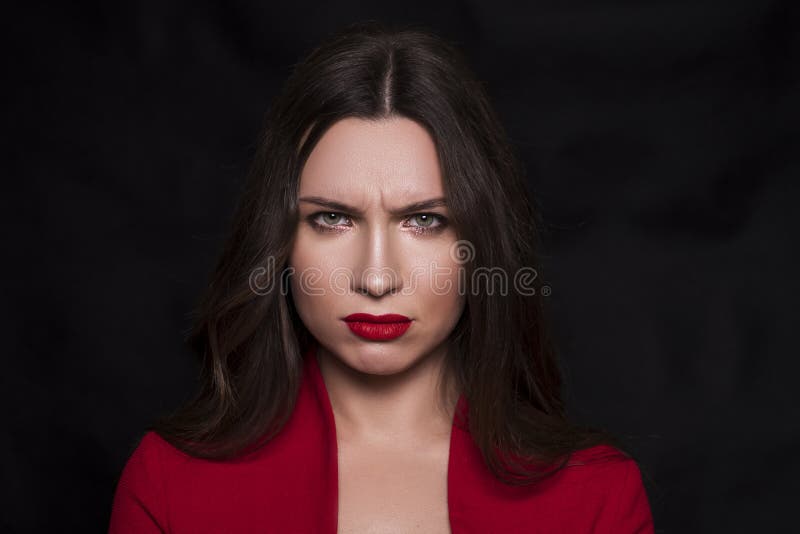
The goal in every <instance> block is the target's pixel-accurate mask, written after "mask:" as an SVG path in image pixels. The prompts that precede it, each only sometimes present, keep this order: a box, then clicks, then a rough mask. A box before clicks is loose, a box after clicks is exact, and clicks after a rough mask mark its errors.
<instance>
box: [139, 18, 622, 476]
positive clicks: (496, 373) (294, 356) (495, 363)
mask: <svg viewBox="0 0 800 534" xmlns="http://www.w3.org/2000/svg"><path fill="white" fill-rule="evenodd" d="M398 116H399V117H405V118H408V119H411V120H414V121H416V122H417V123H418V124H420V125H422V126H423V127H424V128H426V130H427V131H428V133H429V134H430V135H431V137H432V139H433V140H434V142H435V145H436V148H437V154H438V157H439V160H440V165H441V171H442V177H443V178H442V179H443V185H444V190H445V196H446V198H447V203H448V208H449V210H450V213H451V221H452V224H453V225H454V227H455V229H456V232H457V234H458V237H459V239H460V240H463V241H464V242H465V243H469V244H470V246H469V250H468V251H467V253H468V254H470V255H471V256H472V257H471V261H469V262H467V263H466V264H465V265H464V267H465V268H466V272H467V276H466V279H467V280H470V279H471V278H472V276H471V273H473V272H474V271H475V269H478V268H482V269H494V270H496V269H498V268H499V269H502V270H503V272H505V273H516V272H519V271H520V270H521V269H523V268H527V269H532V268H533V269H539V263H538V253H539V248H540V244H539V243H540V235H539V232H538V228H539V226H540V221H539V218H538V214H537V211H536V210H535V209H534V204H533V200H532V198H531V195H530V193H529V191H528V189H527V188H526V186H525V181H524V170H523V168H522V166H521V165H520V163H519V161H518V159H517V158H516V157H515V155H514V154H513V152H512V149H511V147H510V145H509V142H508V140H507V138H506V134H505V132H504V130H503V128H502V126H501V124H500V121H499V120H498V117H497V115H496V113H495V111H494V110H493V108H492V106H491V104H490V100H489V97H488V95H487V92H486V91H485V89H484V87H483V86H482V82H480V81H478V80H477V79H476V78H475V76H474V74H473V73H472V71H471V69H470V68H469V66H468V65H467V62H466V60H465V58H464V57H463V56H462V54H461V53H460V52H459V51H458V49H457V48H456V47H455V46H454V45H453V44H451V43H449V42H448V41H446V40H444V39H442V38H440V37H438V36H436V35H435V34H433V33H431V32H430V31H428V30H425V29H423V28H420V27H411V26H406V27H404V28H389V27H388V26H386V25H383V24H380V23H377V22H374V21H368V22H364V23H358V24H354V25H351V26H349V27H347V28H346V29H345V30H343V31H341V32H339V33H337V34H335V35H333V36H331V37H330V38H329V39H327V40H326V41H325V42H323V43H322V44H321V45H320V46H318V47H317V48H315V49H313V50H312V51H311V52H310V53H309V54H308V56H307V57H306V58H305V60H304V61H302V62H300V63H299V64H297V65H296V66H295V67H294V69H293V72H292V73H291V75H290V77H289V79H288V80H287V83H286V85H285V86H284V88H283V91H282V92H281V93H280V94H279V95H278V96H277V97H276V98H275V100H274V101H273V102H272V105H271V107H270V108H269V110H268V112H267V115H266V119H265V125H264V128H263V131H262V134H261V136H260V139H259V143H258V148H257V152H256V155H255V158H254V161H253V163H252V166H251V169H250V171H249V174H248V177H247V181H246V183H245V187H244V190H243V191H242V196H241V199H240V202H239V204H238V206H237V209H236V213H235V217H234V220H233V225H232V229H231V232H230V235H229V237H228V239H227V241H226V244H225V246H224V251H223V253H222V255H221V257H220V258H219V261H218V263H217V265H216V268H215V270H214V273H213V276H212V279H211V281H210V283H209V285H208V288H207V290H206V292H205V293H204V295H203V296H202V299H201V300H200V302H199V304H198V307H197V309H196V310H195V312H194V325H193V329H192V330H191V332H190V333H189V335H188V337H187V342H188V343H189V344H190V346H191V347H192V348H193V350H194V351H195V352H196V353H197V355H198V356H199V357H200V359H201V371H200V373H201V374H200V388H199V390H198V391H197V394H196V396H195V397H194V398H192V399H191V400H190V401H188V402H187V403H186V404H184V405H183V406H181V407H180V408H179V409H177V410H176V411H174V412H173V413H171V414H169V415H166V416H163V417H161V418H160V419H158V420H157V421H156V422H155V423H154V424H153V425H152V426H150V427H149V429H150V430H154V431H155V432H156V433H158V434H159V435H160V436H161V437H162V438H164V439H165V440H166V441H168V442H169V443H171V444H172V445H174V446H175V447H176V448H178V449H180V450H183V451H184V452H186V453H187V454H190V455H192V456H196V457H201V458H210V459H226V458H231V457H233V456H236V455H237V454H239V453H241V452H243V451H244V450H246V449H248V448H252V447H253V446H254V445H257V446H256V448H257V447H260V446H262V445H263V444H264V443H266V441H268V440H269V439H270V438H271V437H274V436H275V435H276V434H277V433H278V432H280V430H281V428H282V426H283V425H284V424H285V422H286V421H287V420H288V418H289V416H290V414H291V412H292V410H293V408H294V405H295V401H296V396H297V392H298V390H299V385H300V380H301V375H302V359H303V352H304V351H305V350H306V347H308V343H310V342H313V338H312V337H311V335H310V333H309V332H308V331H307V329H306V328H305V326H304V325H303V323H302V321H301V320H300V319H299V317H298V315H297V313H296V311H295V309H294V307H293V304H292V299H291V295H290V294H288V291H287V287H288V283H287V280H286V273H287V269H286V267H287V260H288V258H289V254H290V251H291V247H292V243H293V241H294V235H295V231H296V228H297V221H298V215H297V213H298V211H297V191H298V184H299V177H300V172H301V170H302V167H303V164H304V162H305V161H306V159H307V158H308V156H309V154H310V152H311V150H312V149H313V148H314V146H315V144H316V143H317V142H318V140H319V139H320V137H321V136H322V135H323V134H324V133H325V131H326V130H327V129H328V128H329V127H330V126H331V125H333V124H334V123H335V122H337V121H339V120H340V119H343V118H346V117H356V118H360V119H364V120H380V119H384V118H388V117H398ZM270 258H272V259H271V260H270ZM270 261H271V262H272V265H274V271H273V273H274V274H275V277H276V279H277V278H279V279H280V282H281V283H280V284H274V285H273V288H272V290H271V291H268V292H265V293H259V292H254V291H253V288H252V286H251V275H252V274H253V273H254V272H256V271H257V270H258V269H259V268H261V267H264V266H267V265H268V264H269V263H270ZM466 293H467V296H466V306H465V308H464V313H463V315H462V316H461V318H460V320H459V322H458V324H457V325H456V327H455V328H454V330H453V332H452V333H451V336H450V338H449V352H448V354H447V357H446V361H445V368H446V371H447V372H446V374H445V376H446V377H447V380H454V381H455V386H456V387H457V389H458V391H460V392H461V393H463V394H464V396H465V398H466V400H467V403H468V407H469V414H468V424H469V431H470V433H471V436H472V438H473V439H474V442H475V444H476V445H477V446H478V447H479V448H480V450H481V452H482V454H483V458H484V460H485V462H486V464H487V465H488V466H489V468H490V469H491V471H492V472H493V473H494V474H495V476H496V477H497V478H498V479H499V480H501V481H503V482H506V483H508V484H513V485H521V484H530V483H532V482H534V481H537V480H540V479H542V478H544V477H545V476H548V475H550V474H552V473H554V472H556V471H558V470H559V469H561V468H562V467H563V466H564V465H565V464H566V463H567V461H568V459H569V457H570V455H571V453H573V452H575V451H577V450H579V449H583V448H587V447H590V446H593V445H597V444H603V443H604V444H609V445H612V446H614V447H616V448H617V449H618V450H621V448H620V447H619V444H618V443H617V442H616V440H615V438H614V437H613V436H612V435H611V434H610V433H608V432H606V431H605V430H599V429H595V428H588V427H583V426H578V425H576V424H573V423H572V422H570V421H569V420H568V418H567V416H566V414H565V405H564V401H563V398H562V392H561V389H562V375H561V370H560V368H559V362H558V359H557V355H556V351H555V348H554V344H553V342H552V339H551V337H550V333H549V327H548V324H547V320H546V315H545V313H544V309H543V302H542V299H541V296H540V291H535V292H533V294H530V292H521V291H511V292H508V293H507V294H500V293H498V292H492V291H474V290H468V291H467V292H466ZM451 384H452V383H451ZM624 454H626V455H627V453H624ZM520 459H521V460H522V461H521V462H518V461H517V460H520ZM535 464H540V465H541V464H543V465H545V466H547V469H546V470H541V469H539V468H533V466H534V465H535Z"/></svg>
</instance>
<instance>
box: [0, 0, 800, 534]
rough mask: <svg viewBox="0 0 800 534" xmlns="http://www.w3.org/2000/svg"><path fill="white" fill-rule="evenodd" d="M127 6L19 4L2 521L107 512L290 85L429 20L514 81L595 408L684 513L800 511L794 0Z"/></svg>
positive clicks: (717, 521) (157, 408)
mask: <svg viewBox="0 0 800 534" xmlns="http://www.w3.org/2000/svg"><path fill="white" fill-rule="evenodd" d="M114 4H115V3H111V2H103V3H100V2H98V3H94V4H93V3H91V2H84V3H81V4H80V5H78V4H77V3H75V4H73V3H67V2H64V3H62V4H61V5H60V6H59V5H55V6H52V5H51V6H45V5H40V4H35V3H29V4H26V6H27V7H25V8H24V10H23V9H21V8H19V7H18V8H16V9H15V10H12V11H7V12H6V14H5V15H4V18H5V21H4V26H5V32H4V34H5V37H6V46H5V47H4V49H5V50H4V51H5V53H6V55H7V60H6V62H5V67H6V68H5V76H4V78H5V82H4V85H5V87H6V88H7V89H11V91H10V94H8V93H7V96H6V97H5V99H4V104H5V105H6V117H7V118H6V120H5V121H4V124H5V126H6V128H7V129H8V132H7V135H6V136H5V137H6V141H5V148H6V150H7V156H6V160H5V162H4V163H5V165H6V166H7V172H6V173H4V176H3V178H4V182H5V183H6V184H7V187H6V193H5V194H4V195H3V202H2V205H3V208H4V209H3V212H4V215H5V216H6V217H8V219H9V220H8V223H7V224H5V225H4V227H3V235H4V242H5V246H6V248H7V249H9V250H10V254H7V255H5V257H6V261H5V262H4V272H5V274H4V280H3V282H4V283H3V303H4V304H5V308H6V312H5V320H4V321H3V325H4V327H6V328H7V329H8V330H7V333H6V336H5V337H6V339H10V343H8V344H7V345H6V346H7V347H8V349H7V350H8V352H5V351H4V352H5V354H4V356H5V357H4V358H3V360H4V364H3V367H4V369H3V373H2V375H0V376H2V379H1V380H2V383H1V384H0V385H2V388H0V390H1V391H2V393H1V394H2V399H0V400H2V406H3V408H4V409H5V412H4V413H5V417H4V421H3V427H4V428H3V431H2V434H1V435H2V438H1V441H0V443H2V448H3V450H2V467H1V469H2V491H3V494H4V495H3V499H2V522H0V528H2V529H3V530H8V531H11V532H29V531H30V532H32V531H45V530H49V531H76V532H77V531H81V532H90V531H97V532H101V531H104V530H105V529H106V528H107V522H108V517H109V513H110V505H111V499H112V496H113V492H114V489H115V485H116V480H117V477H118V475H119V472H120V470H121V469H122V467H123V465H124V463H125V461H126V459H127V455H128V454H129V453H130V451H131V447H132V446H133V443H134V441H135V439H136V438H137V437H138V436H139V435H140V434H141V432H142V429H143V428H144V427H145V425H146V424H148V423H149V422H150V421H151V420H152V418H153V417H154V416H155V415H157V414H158V413H161V412H163V411H165V410H168V409H171V408H173V407H174V406H175V405H176V404H177V403H179V402H180V401H181V400H182V399H184V398H185V397H186V396H187V395H188V394H189V392H190V391H192V389H193V387H194V383H195V382H194V381H195V372H196V367H195V363H194V360H193V357H192V355H191V354H190V353H189V351H188V349H186V348H184V346H183V345H182V339H183V334H184V332H185V330H186V328H188V326H189V321H188V317H187V314H188V312H189V310H190V309H191V306H192V305H193V303H194V300H195V298H196V297H197V295H199V293H200V291H201V289H202V287H203V286H204V283H205V281H206V277H207V276H208V275H209V273H210V271H211V268H212V266H213V262H214V260H215V258H216V254H217V253H218V252H219V251H220V248H221V245H222V242H223V238H224V235H225V231H226V229H227V225H228V223H229V221H230V217H231V215H232V210H233V207H234V204H235V201H236V196H237V194H238V191H239V188H240V187H241V185H242V183H243V179H244V174H245V171H246V168H247V165H248V163H249V159H250V157H251V156H252V154H253V151H254V143H255V140H256V135H257V133H258V130H259V127H260V125H261V121H262V118H263V114H264V113H265V111H266V110H267V107H268V106H269V103H270V100H271V99H272V98H273V96H274V95H275V94H276V93H277V92H278V90H279V89H280V87H281V84H282V83H283V81H284V80H285V78H286V76H287V75H288V73H289V72H290V69H291V66H292V65H293V64H294V63H295V62H297V61H299V60H300V58H301V57H302V55H303V54H304V53H305V52H306V51H307V50H308V49H309V48H310V47H312V46H314V45H316V44H317V43H318V42H319V41H320V40H321V39H322V38H323V37H325V36H326V35H327V34H328V33H330V32H332V31H334V30H336V29H339V28H340V27H342V26H343V25H345V24H347V23H350V22H353V21H356V20H363V19H367V18H375V19H378V20H383V21H389V22H395V23H420V24H424V25H426V26H427V27H429V28H430V29H432V30H434V31H436V32H438V33H440V34H441V35H443V36H444V37H447V38H449V39H451V40H453V41H455V42H456V43H457V44H458V45H459V46H460V48H461V49H462V50H463V51H464V53H465V54H466V55H467V57H468V58H469V60H470V62H471V64H472V65H473V67H474V70H475V71H476V73H477V76H478V77H479V78H480V79H481V80H484V81H486V82H487V84H488V88H489V91H490V94H491V96H492V99H493V102H494V104H495V106H496V108H497V109H498V111H499V113H500V115H501V118H502V120H503V122H504V124H505V126H506V128H507V130H508V133H509V136H510V138H511V141H512V143H513V145H514V147H515V149H516V150H517V153H518V154H519V156H520V157H521V159H522V160H523V161H524V163H525V166H526V168H527V171H528V178H529V180H530V183H531V186H532V189H533V190H534V191H535V193H536V195H537V197H538V201H539V203H540V204H541V206H542V209H543V214H544V219H545V221H546V222H547V225H548V226H547V235H546V244H547V250H546V257H545V260H546V261H545V265H544V266H543V267H544V268H543V270H542V276H543V278H544V281H545V282H546V283H547V284H548V285H549V286H550V287H551V288H552V294H551V295H550V296H549V297H548V303H549V305H550V309H551V310H552V313H553V322H554V324H555V329H556V333H557V336H558V340H559V347H560V349H561V355H562V358H563V362H564V367H565V372H566V381H567V384H566V387H567V395H568V399H569V404H570V408H571V412H572V413H573V416H574V417H575V418H576V419H578V420H581V421H583V422H588V423H593V424H596V425H605V426H607V427H608V428H610V429H612V430H613V431H615V432H616V433H617V434H618V435H620V436H622V437H623V438H624V439H625V440H626V442H627V443H628V444H629V447H630V449H631V451H632V452H634V453H635V454H637V455H638V457H639V458H640V461H641V464H640V468H641V469H642V472H643V474H644V479H645V485H646V488H647V490H648V494H649V497H650V502H651V506H652V510H653V514H654V519H655V523H656V529H657V531H658V532H676V533H677V532H758V531H760V532H766V531H774V530H776V529H777V528H778V527H780V526H782V525H785V524H786V521H787V520H788V519H792V518H793V515H794V513H795V510H794V507H795V506H796V500H797V498H798V496H799V495H798V489H797V488H798V482H797V481H798V478H800V462H798V459H797V453H798V445H800V431H799V430H800V429H799V428H798V426H799V425H798V416H797V414H796V410H795V407H796V406H797V405H798V400H800V393H799V392H798V389H800V388H798V387H797V378H796V377H797V374H798V371H800V366H798V364H797V362H796V358H797V357H798V351H797V342H796V336H795V334H796V332H797V319H798V313H797V299H798V296H800V292H799V291H798V282H797V278H796V270H797V268H798V267H799V266H800V262H798V254H797V235H796V234H797V230H798V223H799V222H800V217H799V216H798V212H799V211H800V210H799V209H798V200H800V195H798V194H797V193H798V185H797V177H798V167H800V165H798V163H799V162H800V161H799V160H800V158H798V122H799V121H798V107H799V106H798V97H799V89H798V87H799V84H798V78H799V77H798V65H799V64H800V63H799V60H800V58H799V57H798V10H797V9H796V8H795V7H794V6H792V5H791V3H790V2H783V3H782V2H769V1H756V0H753V1H749V2H741V1H739V2H732V1H727V2H725V1H719V2H709V1H694V2H690V1H687V2H641V1H637V2H634V1H631V2H609V1H600V0H596V1H592V2H533V3H531V4H530V5H528V6H527V7H521V6H511V5H502V4H501V3H498V2H482V3H463V2H450V3H442V4H434V3H432V2H419V3H414V2H402V3H397V4H396V5H390V4H386V5H384V6H379V7H378V6H373V7H367V4H366V3H365V4H363V5H362V4H361V3H358V2H348V3H342V4H338V5H332V4H329V3H322V2H319V3H315V4H310V3H305V2H283V3H266V2H264V3H255V2H239V1H234V2H218V3H210V2H205V3H199V2H172V3H161V2H149V3H148V2H126V3H116V4H117V5H114ZM795 5H796V4H795ZM476 223H479V221H476ZM791 524H792V523H788V524H786V525H787V527H788V528H789V529H791V527H790V525H791Z"/></svg>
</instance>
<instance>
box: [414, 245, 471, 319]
mask: <svg viewBox="0 0 800 534" xmlns="http://www.w3.org/2000/svg"><path fill="white" fill-rule="evenodd" d="M415 270H416V273H417V275H416V281H415V282H413V283H412V286H414V287H415V288H416V289H415V292H416V294H417V298H418V299H419V300H420V301H421V302H420V304H421V305H422V306H424V307H425V308H426V309H435V310H437V314H439V315H441V316H442V320H443V321H448V320H449V318H450V317H451V316H452V315H456V316H458V315H460V312H461V310H462V309H463V306H464V302H465V298H464V287H463V286H464V283H463V278H464V274H463V272H462V266H461V264H459V263H457V262H455V261H453V259H452V258H451V257H450V255H449V253H448V252H447V251H445V252H444V253H437V254H434V255H431V256H429V257H428V258H427V259H425V260H424V261H422V262H419V263H418V264H417V265H415Z"/></svg>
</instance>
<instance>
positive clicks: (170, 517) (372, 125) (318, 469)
mask: <svg viewBox="0 0 800 534" xmlns="http://www.w3.org/2000/svg"><path fill="white" fill-rule="evenodd" d="M535 222H536V219H535V213H534V211H533V208H532V202H531V201H530V199H529V196H528V192H527V189H526V187H525V184H524V179H523V175H522V170H521V167H520V166H519V164H518V162H517V160H516V159H515V158H514V156H513V154H512V152H511V150H510V148H509V145H508V142H507V140H506V137H505V135H504V132H503V130H502V127H501V125H500V123H499V121H498V118H497V116H496V115H495V112H494V111H493V110H492V108H491V106H490V104H489V101H488V98H487V96H486V94H485V91H484V89H483V88H482V87H481V84H480V83H479V82H478V81H476V79H475V78H474V76H473V74H472V73H471V72H470V70H469V68H468V67H467V65H466V64H465V61H464V59H463V58H462V56H461V55H460V54H459V53H458V51H457V50H455V49H454V48H453V47H452V45H450V44H448V43H446V42H444V41H443V40H441V39H439V38H437V37H436V36H434V35H431V34H430V33H427V32H424V31H417V30H409V29H406V30H400V31H393V30H389V29H386V28H384V27H382V26H380V25H378V24H374V23H367V24H359V25H354V26H351V27H350V28H348V29H346V30H345V31H343V32H341V33H339V34H338V35H336V36H333V37H332V38H331V39H330V40H328V41H327V42H325V43H323V44H322V45H321V46H320V47H318V48H317V49H315V50H314V51H313V52H312V53H311V54H310V55H309V56H308V57H307V58H306V59H305V61H303V62H302V63H300V64H299V65H298V66H297V67H296V68H295V70H294V72H293V73H292V75H291V77H290V79H289V80H288V83H287V85H286V87H285V89H284V91H283V92H282V93H281V94H280V95H279V97H278V98H277V100H276V101H275V102H274V104H273V106H272V107H271V109H270V110H269V112H268V115H267V121H266V125H265V128H264V133H263V136H262V138H261V140H260V143H259V149H258V153H257V155H256V158H255V162H254V164H253V166H252V169H251V172H250V175H249V177H248V182H247V186H246V189H245V191H244V194H243V197H242V200H241V202H240V205H239V206H238V208H237V214H236V218H235V220H234V225H233V231H232V233H231V235H230V238H229V240H228V241H227V244H226V247H225V250H224V252H223V254H222V256H221V259H220V261H219V263H218V266H217V269H216V271H215V273H214V276H213V280H212V282H211V284H210V285H209V287H208V290H207V293H206V295H205V297H204V300H203V301H202V303H201V306H200V308H199V310H200V313H199V314H198V316H197V320H196V323H195V328H194V330H193V332H192V334H191V336H190V343H191V344H192V346H193V347H194V349H195V350H196V351H197V353H198V354H199V355H200V356H201V358H202V377H201V384H202V387H201V389H200V391H199V392H198V394H197V396H196V398H194V399H193V400H192V401H191V402H190V403H188V404H187V405H186V406H184V407H183V408H182V409H180V410H178V411H177V412H175V413H173V414H171V415H170V416H169V417H165V418H163V419H161V420H160V421H158V422H157V423H156V424H155V425H154V426H153V427H151V428H150V429H148V432H147V433H146V434H145V435H144V437H143V438H142V440H141V441H140V442H139V444H138V446H137V448H136V450H135V451H134V452H133V454H132V456H131V457H130V459H129V460H128V463H127V465H126V466H125V469H124V470H123V472H122V475H121V478H120V481H119V484H118V487H117V491H116V495H115V498H114V506H113V509H112V516H111V524H110V531H111V532H113V533H123V532H161V531H169V532H328V533H335V532H377V531H381V532H384V531H386V532H409V531H420V532H430V533H444V532H453V533H467V532H480V533H483V532H504V533H505V532H590V531H591V532H615V533H625V532H652V531H653V526H652V518H651V513H650V508H649V505H648V500H647V496H646V493H645V491H644V488H643V485H642V481H641V475H640V472H639V469H638V467H637V464H636V462H635V461H634V460H633V459H631V458H630V456H628V455H627V454H625V453H624V452H622V451H621V450H620V448H619V447H618V446H617V445H616V444H615V441H614V439H613V437H612V436H610V435H608V434H607V433H605V432H603V431H600V430H595V429H587V428H581V427H578V426H576V425H573V424H572V423H570V422H569V421H568V420H567V418H566V416H565V413H564V404H563V402H562V398H561V392H560V385H561V382H560V380H561V378H560V372H559V368H558V363H557V359H556V356H555V352H554V349H553V347H552V344H551V341H550V338H549V337H548V331H547V326H546V322H545V317H544V315H543V313H542V303H541V300H540V296H539V291H538V290H537V289H536V288H535V287H533V285H532V284H531V282H532V281H533V280H534V279H535V275H536V271H535V270H534V267H535V266H536V263H537V259H536V253H537V250H538V247H537V246H536V241H537V233H536V224H535Z"/></svg>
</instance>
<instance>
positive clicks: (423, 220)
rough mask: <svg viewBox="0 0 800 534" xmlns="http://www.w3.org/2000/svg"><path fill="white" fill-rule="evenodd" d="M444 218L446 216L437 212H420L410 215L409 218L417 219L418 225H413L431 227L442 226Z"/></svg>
mask: <svg viewBox="0 0 800 534" xmlns="http://www.w3.org/2000/svg"><path fill="white" fill-rule="evenodd" d="M443 219H444V217H442V216H441V215H437V214H435V213H418V214H416V215H412V216H411V217H409V219H408V220H410V221H417V224H416V225H411V226H412V227H416V228H425V229H429V228H438V227H439V226H442V225H443V223H444V220H443Z"/></svg>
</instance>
